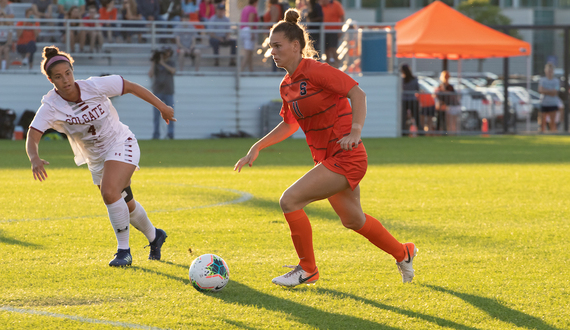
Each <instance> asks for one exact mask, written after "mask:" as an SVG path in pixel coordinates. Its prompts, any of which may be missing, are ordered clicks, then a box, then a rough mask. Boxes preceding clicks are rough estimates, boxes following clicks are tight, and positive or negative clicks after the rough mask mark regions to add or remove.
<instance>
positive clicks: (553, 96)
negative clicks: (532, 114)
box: [538, 63, 562, 133]
mask: <svg viewBox="0 0 570 330" xmlns="http://www.w3.org/2000/svg"><path fill="white" fill-rule="evenodd" d="M544 74H545V77H542V78H540V80H539V81H538V92H539V93H540V115H541V116H540V117H541V121H540V131H541V132H542V133H544V132H545V131H546V123H547V121H548V124H549V128H550V131H551V132H556V131H557V128H556V113H557V112H558V108H559V106H560V103H562V102H561V101H560V98H559V97H558V91H559V90H560V80H558V79H557V78H555V77H554V65H553V64H552V63H546V65H545V66H544Z"/></svg>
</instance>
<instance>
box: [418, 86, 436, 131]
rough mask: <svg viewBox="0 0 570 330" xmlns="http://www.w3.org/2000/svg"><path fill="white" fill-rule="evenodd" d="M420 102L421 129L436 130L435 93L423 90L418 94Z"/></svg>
mask: <svg viewBox="0 0 570 330" xmlns="http://www.w3.org/2000/svg"><path fill="white" fill-rule="evenodd" d="M416 98H417V99H418V103H419V104H420V129H423V130H424V132H426V133H427V132H430V131H433V130H434V125H433V117H434V116H435V100H434V98H433V95H432V94H430V93H429V92H428V91H425V90H422V88H421V87H420V92H419V93H417V94H416Z"/></svg>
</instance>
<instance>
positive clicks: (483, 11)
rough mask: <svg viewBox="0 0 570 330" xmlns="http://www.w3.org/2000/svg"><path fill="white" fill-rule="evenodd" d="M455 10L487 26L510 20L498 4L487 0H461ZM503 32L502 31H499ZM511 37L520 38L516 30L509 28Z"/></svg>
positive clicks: (508, 23)
mask: <svg viewBox="0 0 570 330" xmlns="http://www.w3.org/2000/svg"><path fill="white" fill-rule="evenodd" d="M457 10H458V11H459V12H461V13H463V14H464V15H465V16H467V17H469V18H472V19H473V20H475V21H477V22H479V23H481V24H484V25H488V26H492V25H510V24H511V22H512V20H511V19H510V18H509V17H507V16H505V15H503V14H502V13H501V8H500V7H499V6H495V5H492V4H491V2H490V1H489V0H465V1H462V2H461V3H460V4H459V6H458V7H457ZM501 32H504V31H501ZM508 34H509V35H510V36H512V37H515V38H518V39H522V36H521V35H520V34H519V33H518V31H517V30H509V31H508Z"/></svg>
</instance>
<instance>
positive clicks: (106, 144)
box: [30, 75, 132, 166]
mask: <svg viewBox="0 0 570 330" xmlns="http://www.w3.org/2000/svg"><path fill="white" fill-rule="evenodd" d="M75 84H76V86H78V88H79V99H78V100H76V101H70V100H65V99H64V98H63V97H61V96H60V95H59V94H58V93H57V91H56V90H55V89H52V90H51V91H49V92H48V93H47V94H46V95H44V97H43V98H42V105H41V106H40V108H39V109H38V111H37V112H36V116H35V117H34V120H33V121H32V124H31V125H30V127H31V128H33V129H35V130H37V131H39V132H42V133H43V132H45V131H46V130H48V129H49V128H53V129H55V130H56V131H58V132H60V133H64V134H66V135H67V137H68V139H69V144H70V145H71V149H72V150H73V153H74V154H75V163H76V164H77V166H79V165H82V164H85V163H87V164H91V163H94V162H100V161H104V159H103V158H104V157H105V154H106V153H107V151H108V150H109V149H110V148H111V147H113V146H114V144H115V143H116V142H123V141H125V140H126V139H127V138H129V137H130V136H132V132H131V131H130V130H129V128H128V126H126V125H124V124H123V123H121V122H120V121H119V115H118V113H117V110H116V109H115V107H114V106H113V104H112V103H111V100H109V98H110V97H113V96H119V95H122V94H123V92H124V82H123V78H122V77H121V76H117V75H113V76H105V77H91V78H89V79H87V80H76V81H75Z"/></svg>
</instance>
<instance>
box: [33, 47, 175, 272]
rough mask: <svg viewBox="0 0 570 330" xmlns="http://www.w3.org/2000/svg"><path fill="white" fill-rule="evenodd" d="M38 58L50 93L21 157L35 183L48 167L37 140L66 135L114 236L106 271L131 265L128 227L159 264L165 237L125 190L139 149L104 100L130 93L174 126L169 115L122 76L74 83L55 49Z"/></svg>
mask: <svg viewBox="0 0 570 330" xmlns="http://www.w3.org/2000/svg"><path fill="white" fill-rule="evenodd" d="M43 58H44V59H43V61H42V73H43V74H45V75H46V77H47V78H48V80H49V81H50V82H51V83H52V84H53V85H54V87H55V88H54V89H52V90H51V91H49V92H48V93H47V94H46V95H44V97H43V98H42V105H41V106H40V108H39V109H38V111H37V113H36V116H35V117H34V120H33V121H32V124H31V125H30V128H31V129H30V130H29V131H28V139H27V142H26V152H27V153H28V157H29V159H30V162H31V163H32V172H33V174H34V179H36V180H40V181H43V180H46V179H47V173H46V170H45V168H44V165H48V164H49V163H48V162H47V161H45V160H43V159H41V158H40V157H39V154H38V144H39V142H40V140H41V137H42V134H43V133H44V132H45V131H46V130H47V129H49V128H53V129H55V130H57V131H58V132H61V133H65V134H66V135H67V137H68V139H69V144H71V148H72V149H73V153H74V154H75V163H76V164H77V165H78V166H79V165H82V164H87V166H88V167H89V170H90V171H91V176H92V177H93V183H94V184H96V185H97V186H98V187H99V189H100V190H101V196H102V197H103V202H104V203H105V206H106V207H107V211H108V214H109V219H110V220H111V225H112V227H113V230H114V231H115V236H116V238H117V242H118V249H117V253H116V254H115V258H114V259H113V260H111V262H110V263H109V266H129V265H131V263H132V257H131V253H130V247H129V224H132V225H133V226H134V227H135V228H136V229H138V230H140V231H141V232H142V233H143V234H144V235H145V236H146V237H147V239H148V240H149V242H150V243H149V245H150V248H151V249H150V254H149V259H151V260H160V257H161V254H160V249H161V247H162V244H163V243H164V240H165V239H166V237H167V236H166V233H165V232H164V230H162V229H158V228H155V227H154V226H153V224H152V223H151V222H150V220H149V218H148V216H147V214H146V212H145V210H144V208H143V207H142V206H141V205H140V204H139V203H138V202H137V201H135V200H134V199H133V194H132V191H131V188H130V184H131V176H132V175H133V173H134V171H135V170H136V169H138V163H139V159H140V149H139V146H138V143H137V140H136V138H135V136H134V134H133V133H132V132H131V131H130V130H129V128H128V126H126V125H124V124H123V123H121V122H120V121H119V115H118V114H117V110H116V109H115V108H114V107H113V104H112V103H111V101H110V100H109V98H110V97H113V96H119V95H123V94H127V93H131V94H133V95H135V96H137V97H139V98H140V99H142V100H145V101H147V102H148V103H150V104H151V105H153V106H155V107H156V108H157V109H159V111H160V112H161V114H162V118H163V119H164V120H165V121H166V123H169V122H170V121H176V119H174V118H173V116H174V110H173V109H172V108H171V107H169V106H167V105H166V104H164V103H163V102H162V101H160V100H159V99H158V98H157V97H156V96H155V95H154V94H152V93H151V92H150V91H149V90H147V89H146V88H144V87H142V86H140V85H138V84H135V83H132V82H130V81H128V80H126V79H123V78H122V77H121V76H117V75H111V76H105V77H91V78H89V79H87V80H75V78H74V76H73V65H72V64H73V58H72V57H71V56H70V55H69V54H66V53H64V52H60V51H59V49H58V48H57V47H54V46H51V47H45V48H44V51H43Z"/></svg>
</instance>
